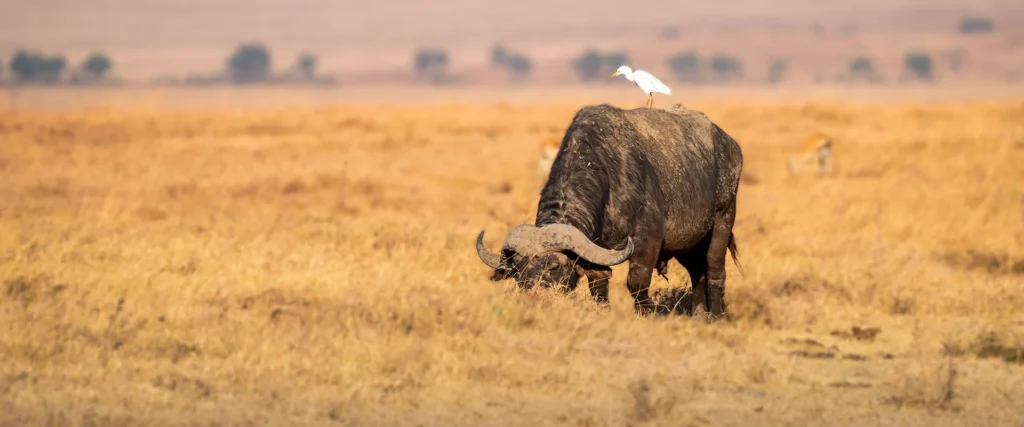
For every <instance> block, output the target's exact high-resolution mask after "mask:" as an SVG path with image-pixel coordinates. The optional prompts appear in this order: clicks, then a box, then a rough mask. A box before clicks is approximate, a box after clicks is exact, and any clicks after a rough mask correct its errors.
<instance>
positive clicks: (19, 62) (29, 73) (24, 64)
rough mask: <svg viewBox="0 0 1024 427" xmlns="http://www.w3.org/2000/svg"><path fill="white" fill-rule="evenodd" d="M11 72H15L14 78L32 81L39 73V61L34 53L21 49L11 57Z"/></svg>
mask: <svg viewBox="0 0 1024 427" xmlns="http://www.w3.org/2000/svg"><path fill="white" fill-rule="evenodd" d="M10 68H11V72H12V73H14V78H15V79H17V80H19V81H23V82H31V81H34V80H35V79H36V76H37V75H38V74H39V61H38V60H37V59H36V58H35V56H34V55H32V54H30V53H28V52H25V51H23V50H19V51H18V52H16V53H15V54H14V56H13V57H11V65H10Z"/></svg>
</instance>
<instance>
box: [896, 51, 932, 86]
mask: <svg viewBox="0 0 1024 427" xmlns="http://www.w3.org/2000/svg"><path fill="white" fill-rule="evenodd" d="M903 67H904V69H905V70H906V71H907V72H909V73H910V74H912V75H913V76H914V77H916V78H918V79H921V80H931V79H932V77H933V73H932V57H931V55H929V54H927V53H924V52H907V53H906V55H905V56H904V58H903Z"/></svg>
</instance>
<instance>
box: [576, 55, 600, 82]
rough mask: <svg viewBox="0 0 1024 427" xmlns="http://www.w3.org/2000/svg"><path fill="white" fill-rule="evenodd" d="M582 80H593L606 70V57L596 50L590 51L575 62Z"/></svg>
mask: <svg viewBox="0 0 1024 427" xmlns="http://www.w3.org/2000/svg"><path fill="white" fill-rule="evenodd" d="M573 67H574V68H576V73H577V74H579V76H580V80H593V79H594V78H595V77H597V76H598V73H600V72H601V70H602V69H603V68H604V57H603V56H602V55H601V53H600V52H598V51H596V50H588V51H586V52H584V53H583V54H582V55H580V56H579V57H577V58H576V60H575V61H574V62H573Z"/></svg>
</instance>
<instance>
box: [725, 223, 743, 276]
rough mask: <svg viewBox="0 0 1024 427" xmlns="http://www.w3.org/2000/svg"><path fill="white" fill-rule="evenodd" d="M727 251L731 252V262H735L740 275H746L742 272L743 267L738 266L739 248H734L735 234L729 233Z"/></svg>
mask: <svg viewBox="0 0 1024 427" xmlns="http://www.w3.org/2000/svg"><path fill="white" fill-rule="evenodd" d="M729 253H730V254H732V262H733V264H736V268H737V269H739V270H740V276H746V275H745V274H743V267H741V266H740V260H739V259H738V258H737V255H738V254H739V249H737V248H736V235H735V234H733V233H729Z"/></svg>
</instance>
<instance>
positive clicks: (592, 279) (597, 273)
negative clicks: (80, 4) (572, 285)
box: [585, 267, 612, 304]
mask: <svg viewBox="0 0 1024 427" xmlns="http://www.w3.org/2000/svg"><path fill="white" fill-rule="evenodd" d="M585 274H586V276H587V286H589V287H590V296H592V297H594V302H596V303H598V304H607V303H608V282H610V281H611V279H612V269H610V268H607V267H604V268H600V269H595V270H587V271H586V273H585Z"/></svg>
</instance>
